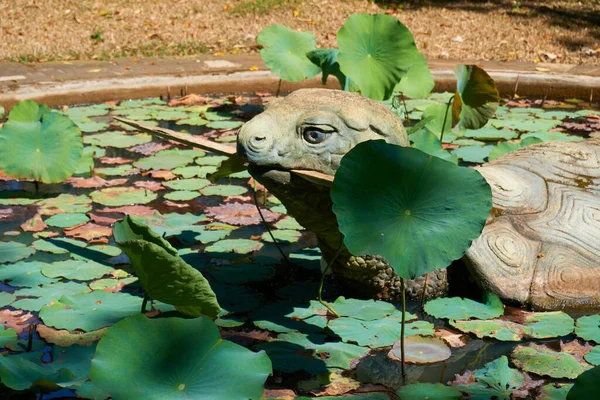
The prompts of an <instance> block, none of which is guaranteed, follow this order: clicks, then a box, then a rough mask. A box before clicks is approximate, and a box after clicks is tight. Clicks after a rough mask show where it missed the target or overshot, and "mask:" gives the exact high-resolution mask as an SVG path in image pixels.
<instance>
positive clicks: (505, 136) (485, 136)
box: [465, 127, 519, 141]
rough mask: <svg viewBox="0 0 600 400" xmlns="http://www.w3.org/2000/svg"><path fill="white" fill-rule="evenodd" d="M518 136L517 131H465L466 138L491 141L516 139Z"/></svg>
mask: <svg viewBox="0 0 600 400" xmlns="http://www.w3.org/2000/svg"><path fill="white" fill-rule="evenodd" d="M518 136H519V135H518V134H517V132H515V131H510V130H508V129H496V128H493V127H485V128H480V129H467V130H466V131H465V137H468V138H475V139H479V140H489V141H495V140H510V139H516V138H517V137H518Z"/></svg>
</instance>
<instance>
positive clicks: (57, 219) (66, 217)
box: [44, 213, 90, 228]
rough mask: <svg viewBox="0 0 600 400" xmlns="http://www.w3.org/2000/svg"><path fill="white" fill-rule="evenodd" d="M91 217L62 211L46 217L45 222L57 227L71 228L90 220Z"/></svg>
mask: <svg viewBox="0 0 600 400" xmlns="http://www.w3.org/2000/svg"><path fill="white" fill-rule="evenodd" d="M89 220H90V218H89V217H88V216H87V215H85V214H73V213H60V214H56V215H53V216H51V217H50V218H48V219H46V220H45V221H44V223H45V224H46V225H48V226H54V227H56V228H70V227H72V226H75V225H81V224H85V223H86V222H88V221H89Z"/></svg>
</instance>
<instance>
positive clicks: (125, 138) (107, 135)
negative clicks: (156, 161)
mask: <svg viewBox="0 0 600 400" xmlns="http://www.w3.org/2000/svg"><path fill="white" fill-rule="evenodd" d="M151 141H152V136H150V135H148V134H147V133H139V134H132V133H127V132H120V131H108V132H104V133H98V134H96V135H85V137H84V138H83V143H85V144H89V145H94V146H99V147H116V148H118V149H126V148H128V147H132V146H137V145H140V144H144V143H149V142H151Z"/></svg>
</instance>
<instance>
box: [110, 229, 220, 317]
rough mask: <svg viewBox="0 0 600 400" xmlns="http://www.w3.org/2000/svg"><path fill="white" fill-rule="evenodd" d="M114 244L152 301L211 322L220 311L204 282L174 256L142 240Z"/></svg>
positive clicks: (180, 259)
mask: <svg viewBox="0 0 600 400" xmlns="http://www.w3.org/2000/svg"><path fill="white" fill-rule="evenodd" d="M118 244H119V246H120V247H121V249H123V252H125V254H127V256H128V257H129V259H130V260H131V265H132V266H133V268H134V270H135V273H136V275H137V277H138V278H139V279H140V284H141V285H142V288H144V290H145V292H146V293H147V294H148V296H150V297H151V298H152V299H154V300H158V301H162V302H164V303H167V304H172V305H174V306H175V307H176V308H177V309H178V310H180V311H181V312H183V313H185V314H187V315H191V316H200V315H208V316H209V317H211V318H214V317H216V316H217V314H218V313H219V311H221V308H220V307H219V304H218V303H217V298H216V296H215V294H214V292H213V291H212V289H211V287H210V285H209V283H208V281H207V280H206V279H205V278H204V277H203V276H202V274H201V273H200V272H199V271H198V270H196V269H194V268H192V267H191V266H190V265H189V264H187V263H186V262H185V261H183V259H182V258H181V257H179V256H178V255H173V254H171V253H169V252H168V251H167V250H165V249H164V248H163V247H161V246H159V245H156V244H154V243H150V242H147V241H144V240H128V241H125V242H119V243H118Z"/></svg>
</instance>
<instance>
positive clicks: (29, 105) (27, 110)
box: [0, 100, 83, 183]
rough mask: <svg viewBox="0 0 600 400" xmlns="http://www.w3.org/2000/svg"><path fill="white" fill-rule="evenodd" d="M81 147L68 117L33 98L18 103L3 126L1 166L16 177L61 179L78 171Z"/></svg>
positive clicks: (75, 128)
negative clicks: (38, 103) (39, 104)
mask: <svg viewBox="0 0 600 400" xmlns="http://www.w3.org/2000/svg"><path fill="white" fill-rule="evenodd" d="M82 149H83V142H82V139H81V131H80V130H79V128H77V126H76V125H75V124H74V123H73V122H72V121H71V120H70V119H69V118H68V117H65V116H64V115H61V114H59V113H55V112H51V111H50V109H49V108H48V107H47V106H46V105H42V106H38V105H37V104H36V103H35V102H34V101H32V100H25V101H22V102H20V103H17V104H16V105H15V106H14V107H13V109H12V110H11V112H10V114H9V115H8V121H6V122H5V123H4V125H3V126H2V127H1V128H0V169H1V170H2V171H4V173H5V174H6V175H8V176H11V177H14V178H17V179H29V180H34V181H41V182H44V183H56V182H61V181H63V180H65V179H67V178H68V177H70V176H71V175H72V174H73V173H74V172H75V168H76V167H77V164H78V162H79V158H80V157H81V152H82Z"/></svg>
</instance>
